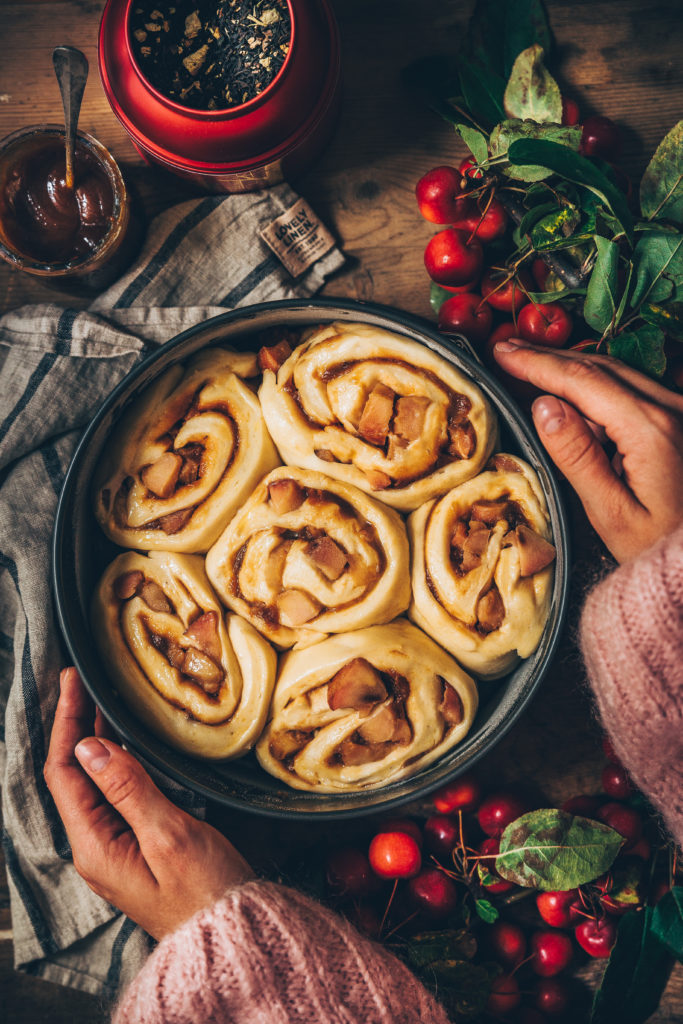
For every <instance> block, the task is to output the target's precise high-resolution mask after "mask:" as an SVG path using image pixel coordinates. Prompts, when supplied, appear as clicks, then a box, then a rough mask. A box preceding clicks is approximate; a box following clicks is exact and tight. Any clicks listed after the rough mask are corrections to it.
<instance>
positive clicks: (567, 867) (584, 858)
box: [496, 808, 624, 891]
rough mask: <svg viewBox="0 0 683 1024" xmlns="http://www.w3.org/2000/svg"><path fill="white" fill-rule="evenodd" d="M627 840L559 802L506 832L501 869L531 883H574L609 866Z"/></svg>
mask: <svg viewBox="0 0 683 1024" xmlns="http://www.w3.org/2000/svg"><path fill="white" fill-rule="evenodd" d="M623 842H624V840H623V838H622V837H621V836H620V835H619V833H618V832H615V831H614V829H612V828H609V827H608V826H607V825H602V824H598V822H596V821H591V820H590V819H589V818H579V817H573V816H572V815H571V814H567V813H566V812H565V811H558V810H556V809H555V808H548V809H544V810H540V811H530V812H529V813H528V814H523V815H522V817H521V818H517V820H516V821H513V822H511V823H510V824H509V825H508V826H507V828H506V829H505V831H504V832H503V835H502V837H501V840H500V853H499V854H498V856H497V857H496V871H497V872H498V874H500V875H502V876H503V878H507V879H508V881H510V882H515V883H516V884H517V885H522V886H526V887H527V888H534V889H543V890H547V891H552V890H555V889H562V890H564V889H575V888H576V887H577V886H579V885H583V884H584V883H585V882H591V881H592V880H593V879H594V878H597V877H598V876H599V875H601V874H603V872H605V871H607V869H608V868H609V867H610V866H611V864H612V862H613V860H614V858H615V857H616V855H617V854H618V853H619V850H620V849H621V846H622V844H623Z"/></svg>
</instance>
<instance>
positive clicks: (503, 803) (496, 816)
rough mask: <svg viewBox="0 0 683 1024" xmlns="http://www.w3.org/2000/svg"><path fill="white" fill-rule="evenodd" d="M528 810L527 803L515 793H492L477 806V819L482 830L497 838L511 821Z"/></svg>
mask: <svg viewBox="0 0 683 1024" xmlns="http://www.w3.org/2000/svg"><path fill="white" fill-rule="evenodd" d="M528 810H529V804H528V803H527V802H526V801H525V800H522V799H521V797H519V796H517V795H516V794H515V793H492V794H491V796H487V797H486V799H485V800H483V801H482V803H481V804H480V806H479V810H478V812H477V820H478V821H479V827H480V828H481V830H482V832H484V833H485V834H486V835H487V836H491V837H493V838H494V839H499V838H500V837H501V836H502V834H503V832H504V831H505V829H506V828H507V826H508V825H509V824H510V822H511V821H515V820H516V819H517V818H520V817H521V816H522V815H523V814H526V812H527V811H528Z"/></svg>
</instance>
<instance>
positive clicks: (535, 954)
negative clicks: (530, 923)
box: [529, 929, 574, 978]
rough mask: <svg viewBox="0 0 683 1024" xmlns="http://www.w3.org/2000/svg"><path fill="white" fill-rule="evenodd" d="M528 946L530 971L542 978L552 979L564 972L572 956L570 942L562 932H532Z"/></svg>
mask: <svg viewBox="0 0 683 1024" xmlns="http://www.w3.org/2000/svg"><path fill="white" fill-rule="evenodd" d="M529 945H530V948H531V967H532V970H533V971H535V973H536V974H539V975H540V976H541V977H542V978H552V977H553V976H554V975H555V974H559V973H560V972H561V971H564V970H565V969H566V968H567V967H569V964H570V963H571V960H572V956H573V955H574V947H573V946H572V940H571V939H570V938H569V936H568V935H566V934H565V933H564V932H559V931H549V930H547V929H546V930H545V931H538V932H534V934H533V935H532V936H531V941H530V943H529Z"/></svg>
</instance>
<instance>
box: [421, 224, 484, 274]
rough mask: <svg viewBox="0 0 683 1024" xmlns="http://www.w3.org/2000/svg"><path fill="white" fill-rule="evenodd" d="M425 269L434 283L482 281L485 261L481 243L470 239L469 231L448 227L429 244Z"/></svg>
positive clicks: (425, 258)
mask: <svg viewBox="0 0 683 1024" xmlns="http://www.w3.org/2000/svg"><path fill="white" fill-rule="evenodd" d="M424 261H425V267H426V268H427V273H428V274H429V276H430V277H431V279H432V281H436V283H437V284H443V285H462V284H466V283H467V282H468V281H471V280H472V279H473V278H475V279H476V278H478V277H479V275H480V273H481V268H482V264H483V262H484V252H483V250H482V247H481V243H480V242H479V241H477V239H476V238H472V239H471V240H470V239H468V236H467V233H466V232H465V231H456V229H455V228H446V229H445V230H444V231H439V232H437V234H436V235H434V236H433V237H432V238H430V240H429V242H428V243H427V248H426V249H425V254H424Z"/></svg>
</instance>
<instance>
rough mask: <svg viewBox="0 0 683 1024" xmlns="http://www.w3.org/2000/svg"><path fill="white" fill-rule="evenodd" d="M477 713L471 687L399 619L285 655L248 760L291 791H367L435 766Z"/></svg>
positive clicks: (416, 631) (451, 662)
mask: <svg viewBox="0 0 683 1024" xmlns="http://www.w3.org/2000/svg"><path fill="white" fill-rule="evenodd" d="M476 710H477V689H476V686H475V684H474V682H473V680H472V679H471V678H470V677H469V676H468V675H467V674H466V673H465V672H464V671H463V670H462V669H461V668H460V666H459V665H458V664H457V663H456V662H455V660H454V659H453V658H451V657H450V656H449V655H448V654H446V652H445V651H444V650H442V648H441V647H438V646H437V645H436V644H435V643H434V642H433V640H430V639H429V637H428V636H426V635H425V634H424V633H423V632H422V631H421V630H419V629H416V628H415V626H411V625H410V623H409V622H407V621H406V620H405V619H397V620H396V622H392V623H390V624H389V625H385V626H371V627H370V628H369V629H360V630H357V631H356V632H354V633H344V634H342V635H340V636H334V637H329V638H328V639H327V640H323V641H322V643H319V644H315V645H314V646H313V647H308V648H306V649H305V650H301V651H290V652H289V653H288V654H286V655H285V656H284V657H283V658H282V659H281V663H280V669H279V672H278V678H277V682H276V685H275V692H274V694H273V701H272V705H271V710H270V720H269V722H268V725H267V726H266V729H265V731H264V733H263V735H262V736H261V739H260V740H259V741H258V744H257V745H256V756H257V757H258V759H259V762H260V763H261V765H262V766H263V767H264V768H265V769H266V771H267V772H270V774H271V775H275V776H276V777H277V778H279V779H282V781H283V782H286V783H287V785H289V786H292V787H293V788H294V789H305V790H313V791H317V792H321V793H339V792H352V791H357V790H363V789H374V788H377V787H378V786H384V785H387V784H388V783H390V782H395V781H396V780H398V779H403V778H406V777H407V776H409V775H412V774H414V773H415V772H418V771H420V770H421V769H422V768H424V767H426V766H427V765H429V764H431V763H432V762H433V761H436V760H437V758H439V757H441V756H442V754H445V753H446V752H447V751H448V750H450V749H451V748H452V747H454V746H455V745H456V744H457V743H459V742H460V741H461V740H462V739H463V737H464V736H466V734H467V732H468V730H469V728H470V726H471V725H472V721H473V719H474V715H475V712H476Z"/></svg>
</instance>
